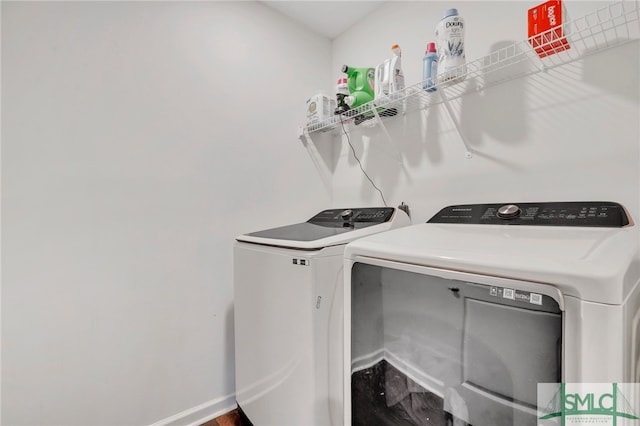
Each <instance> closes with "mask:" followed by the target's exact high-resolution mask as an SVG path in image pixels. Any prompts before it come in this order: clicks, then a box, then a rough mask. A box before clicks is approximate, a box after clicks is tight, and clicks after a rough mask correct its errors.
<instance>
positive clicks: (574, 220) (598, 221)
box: [427, 201, 629, 228]
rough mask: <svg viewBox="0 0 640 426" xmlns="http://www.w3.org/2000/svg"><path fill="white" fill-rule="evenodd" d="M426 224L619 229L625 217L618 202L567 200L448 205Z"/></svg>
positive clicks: (624, 224)
mask: <svg viewBox="0 0 640 426" xmlns="http://www.w3.org/2000/svg"><path fill="white" fill-rule="evenodd" d="M427 223H467V224H480V225H541V226H590V227H605V228H621V227H623V226H627V225H629V218H628V217H627V214H626V212H625V210H624V208H623V207H622V206H621V205H620V204H618V203H612V202H606V201H585V202H579V201H568V202H549V203H500V204H465V205H458V206H449V207H445V208H444V209H442V210H440V211H439V212H438V213H437V214H436V215H435V216H433V217H432V218H431V219H429V221H428V222H427Z"/></svg>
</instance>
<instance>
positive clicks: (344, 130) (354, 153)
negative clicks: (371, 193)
mask: <svg viewBox="0 0 640 426" xmlns="http://www.w3.org/2000/svg"><path fill="white" fill-rule="evenodd" d="M340 124H341V125H342V131H343V132H344V135H345V136H346V137H347V143H349V146H350V147H351V152H352V153H353V157H354V158H355V159H356V161H357V162H358V165H359V166H360V170H362V173H364V175H365V177H366V178H367V179H368V180H369V182H371V185H373V187H374V188H375V189H376V191H378V192H379V193H380V197H382V202H383V203H384V206H385V207H388V205H387V200H385V198H384V194H382V191H381V190H380V188H378V186H377V185H376V184H375V183H374V182H373V180H372V179H371V178H370V177H369V175H368V174H367V172H365V171H364V167H362V163H361V162H360V159H359V158H358V156H357V155H356V150H355V148H354V147H353V145H352V144H351V139H350V138H349V133H347V129H345V127H344V120H343V119H342V114H340Z"/></svg>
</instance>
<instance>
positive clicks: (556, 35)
mask: <svg viewBox="0 0 640 426" xmlns="http://www.w3.org/2000/svg"><path fill="white" fill-rule="evenodd" d="M527 16H528V20H529V37H528V38H529V43H530V44H531V46H532V47H533V48H534V50H535V51H536V53H537V54H538V56H540V57H541V58H544V57H545V56H549V55H553V54H554V53H558V52H562V51H563V50H567V49H570V48H571V46H569V42H568V41H567V38H566V37H565V36H566V34H565V33H564V27H563V24H564V23H565V21H566V10H565V8H564V5H563V3H562V0H550V1H547V2H544V3H542V4H539V5H538V6H536V7H533V8H531V9H529V12H528V15H527Z"/></svg>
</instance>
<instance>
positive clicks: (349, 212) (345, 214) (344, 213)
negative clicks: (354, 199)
mask: <svg viewBox="0 0 640 426" xmlns="http://www.w3.org/2000/svg"><path fill="white" fill-rule="evenodd" d="M340 216H342V218H343V219H349V218H350V217H351V216H353V210H351V209H347V210H343V211H342V213H340Z"/></svg>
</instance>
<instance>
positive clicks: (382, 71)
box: [375, 44, 404, 99]
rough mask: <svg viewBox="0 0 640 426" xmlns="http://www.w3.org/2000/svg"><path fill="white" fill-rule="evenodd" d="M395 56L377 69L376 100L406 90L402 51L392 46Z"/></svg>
mask: <svg viewBox="0 0 640 426" xmlns="http://www.w3.org/2000/svg"><path fill="white" fill-rule="evenodd" d="M391 50H392V51H393V56H392V57H391V58H390V59H387V60H385V61H384V62H383V63H381V64H380V65H378V66H377V67H376V72H375V76H376V77H375V98H376V99H379V98H381V97H383V96H389V95H392V94H394V93H397V92H399V91H401V90H404V73H403V72H402V59H401V58H402V51H401V50H400V46H398V45H397V44H394V45H393V46H391Z"/></svg>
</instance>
